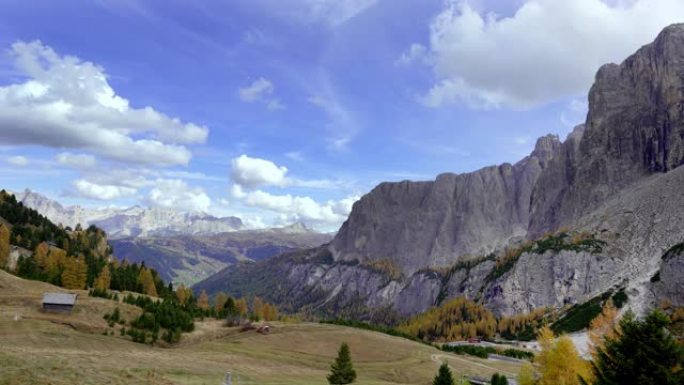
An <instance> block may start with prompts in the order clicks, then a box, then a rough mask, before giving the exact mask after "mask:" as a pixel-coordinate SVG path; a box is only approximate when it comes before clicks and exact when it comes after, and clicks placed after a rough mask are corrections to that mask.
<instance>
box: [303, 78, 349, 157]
mask: <svg viewBox="0 0 684 385" xmlns="http://www.w3.org/2000/svg"><path fill="white" fill-rule="evenodd" d="M325 91H326V94H327V96H326V97H322V96H318V95H317V96H312V97H310V98H309V99H308V101H309V103H311V104H312V105H314V106H317V107H319V108H321V109H322V110H323V111H325V113H326V114H327V115H328V118H329V122H328V123H327V125H326V127H325V128H326V130H327V131H328V134H329V136H328V138H327V140H328V148H329V149H331V150H335V151H342V150H345V149H346V148H347V145H348V144H349V143H350V142H351V141H352V140H353V139H354V137H356V135H357V134H358V133H359V131H360V128H359V124H358V122H357V120H356V118H355V116H354V114H353V113H352V112H351V111H349V109H347V108H346V107H345V106H344V105H343V104H342V103H341V102H340V101H339V100H338V98H337V97H335V95H334V93H333V92H332V90H331V89H330V87H329V85H326V87H325Z"/></svg>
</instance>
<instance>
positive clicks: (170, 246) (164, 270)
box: [110, 228, 332, 285]
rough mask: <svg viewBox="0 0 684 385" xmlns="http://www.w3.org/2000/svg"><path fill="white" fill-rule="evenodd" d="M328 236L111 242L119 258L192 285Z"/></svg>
mask: <svg viewBox="0 0 684 385" xmlns="http://www.w3.org/2000/svg"><path fill="white" fill-rule="evenodd" d="M331 239H332V237H331V236H330V235H328V234H321V233H316V232H313V231H311V230H308V229H304V231H297V232H295V231H287V228H284V229H267V230H244V231H235V232H225V233H219V234H211V235H176V236H166V237H139V238H126V239H116V240H111V241H110V244H111V245H112V246H113V248H114V250H115V255H116V256H117V258H119V259H126V260H127V261H131V262H145V264H146V265H147V266H149V267H151V268H153V269H155V270H157V271H158V272H159V274H160V276H161V278H162V279H164V280H165V281H166V282H173V283H174V284H179V283H183V284H186V285H192V284H194V283H196V282H199V281H201V280H203V279H205V278H207V277H209V276H211V275H212V274H214V273H216V272H218V271H219V270H221V269H223V268H225V267H227V266H229V265H232V264H234V263H237V262H241V261H260V260H264V259H268V258H270V257H273V256H276V255H278V254H281V253H283V252H289V251H294V250H301V249H308V248H311V247H316V246H319V245H322V244H324V243H327V242H330V240H331Z"/></svg>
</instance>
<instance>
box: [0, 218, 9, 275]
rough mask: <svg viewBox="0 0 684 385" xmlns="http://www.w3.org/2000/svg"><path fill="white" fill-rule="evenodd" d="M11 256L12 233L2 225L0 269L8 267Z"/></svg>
mask: <svg viewBox="0 0 684 385" xmlns="http://www.w3.org/2000/svg"><path fill="white" fill-rule="evenodd" d="M9 255H10V231H9V229H8V228H7V227H6V226H5V225H4V224H0V269H3V268H4V267H5V266H6V265H7V261H8V260H9Z"/></svg>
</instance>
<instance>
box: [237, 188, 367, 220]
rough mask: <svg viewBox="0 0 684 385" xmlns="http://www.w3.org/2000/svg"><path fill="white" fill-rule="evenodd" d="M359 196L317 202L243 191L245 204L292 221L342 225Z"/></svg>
mask: <svg viewBox="0 0 684 385" xmlns="http://www.w3.org/2000/svg"><path fill="white" fill-rule="evenodd" d="M357 200H358V197H355V196H354V197H348V198H345V199H342V200H339V201H333V200H330V201H327V202H324V203H319V202H316V201H315V200H314V199H312V198H310V197H308V196H296V195H290V194H284V195H277V194H271V193H268V192H265V191H262V190H255V191H250V192H246V193H245V192H242V201H243V203H244V204H245V205H247V206H251V207H258V208H261V209H265V210H269V211H273V212H276V213H280V214H284V215H285V216H286V217H287V218H288V219H289V221H290V222H296V221H302V222H305V223H317V224H324V225H340V224H341V223H342V222H344V220H345V219H347V216H348V215H349V212H350V211H351V208H352V205H353V204H354V202H356V201H357Z"/></svg>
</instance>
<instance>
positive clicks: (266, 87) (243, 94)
mask: <svg viewBox="0 0 684 385" xmlns="http://www.w3.org/2000/svg"><path fill="white" fill-rule="evenodd" d="M274 89H275V87H273V83H271V81H270V80H268V79H264V78H259V79H257V80H255V81H254V82H252V84H250V85H249V86H248V87H244V88H240V90H238V94H239V95H240V100H242V101H243V102H256V101H257V100H261V99H263V97H264V96H266V95H270V94H272V93H273V90H274Z"/></svg>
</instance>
